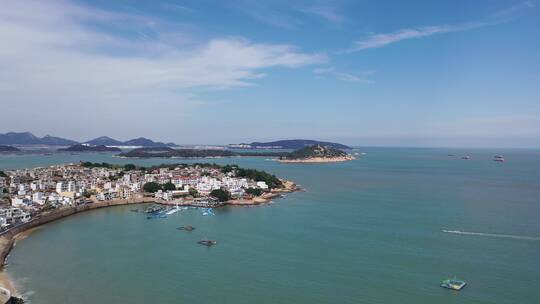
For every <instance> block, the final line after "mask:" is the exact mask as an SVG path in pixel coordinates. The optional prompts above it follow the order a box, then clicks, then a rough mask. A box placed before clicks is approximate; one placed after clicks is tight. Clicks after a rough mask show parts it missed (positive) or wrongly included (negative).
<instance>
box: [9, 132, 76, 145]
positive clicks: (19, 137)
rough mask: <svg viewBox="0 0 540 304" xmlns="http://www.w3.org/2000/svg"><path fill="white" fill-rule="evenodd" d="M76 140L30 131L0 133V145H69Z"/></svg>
mask: <svg viewBox="0 0 540 304" xmlns="http://www.w3.org/2000/svg"><path fill="white" fill-rule="evenodd" d="M76 143H77V142H76V141H74V140H69V139H65V138H60V137H54V136H50V135H45V136H43V137H37V136H35V135H34V134H32V133H30V132H21V133H17V132H8V133H5V134H1V133H0V145H49V146H70V145H74V144H76Z"/></svg>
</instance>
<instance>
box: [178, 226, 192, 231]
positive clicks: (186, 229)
mask: <svg viewBox="0 0 540 304" xmlns="http://www.w3.org/2000/svg"><path fill="white" fill-rule="evenodd" d="M176 229H177V230H184V231H193V230H195V227H193V226H191V225H185V226H181V227H178V228H176Z"/></svg>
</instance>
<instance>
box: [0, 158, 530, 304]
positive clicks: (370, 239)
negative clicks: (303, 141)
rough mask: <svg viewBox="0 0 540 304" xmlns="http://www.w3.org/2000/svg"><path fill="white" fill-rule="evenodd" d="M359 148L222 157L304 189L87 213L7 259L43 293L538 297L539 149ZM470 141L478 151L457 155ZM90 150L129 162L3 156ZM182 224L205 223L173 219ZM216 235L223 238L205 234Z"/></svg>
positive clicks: (29, 286)
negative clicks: (305, 155) (198, 205)
mask: <svg viewBox="0 0 540 304" xmlns="http://www.w3.org/2000/svg"><path fill="white" fill-rule="evenodd" d="M361 151H365V152H367V153H368V154H367V155H365V156H364V157H363V158H362V159H360V160H356V161H352V162H347V163H334V164H318V165H316V164H279V163H277V162H274V161H268V160H265V159H264V158H232V159H217V160H215V162H219V163H237V164H240V165H241V166H244V167H253V168H259V169H264V170H267V171H271V172H273V173H275V174H277V175H278V176H282V177H285V178H288V179H291V180H294V181H296V182H298V183H299V184H301V185H302V186H303V187H305V189H306V191H305V192H297V193H293V194H288V195H287V196H286V197H285V198H283V199H279V200H275V202H274V203H273V204H269V205H267V206H263V207H253V208H245V207H229V208H223V209H220V210H217V211H216V215H215V216H213V217H206V216H202V215H201V214H200V212H198V211H197V210H188V211H185V212H182V213H180V214H177V215H173V216H170V217H169V218H167V219H162V220H146V218H145V217H144V215H142V214H137V213H133V212H130V211H129V209H131V208H133V207H113V208H109V209H102V210H95V211H91V212H87V213H83V214H78V215H75V216H72V217H68V218H65V219H63V220H60V221H57V222H54V223H51V224H49V225H47V226H45V227H44V229H40V230H38V231H36V232H34V233H33V234H32V235H31V236H30V237H29V238H27V239H24V240H22V241H20V242H19V243H18V244H17V246H16V247H15V248H14V250H13V252H12V253H11V255H10V257H9V259H8V262H9V266H8V268H7V270H8V272H9V274H10V275H11V276H12V277H13V278H14V280H15V281H16V283H17V285H18V286H20V289H21V290H22V292H23V293H25V294H26V295H27V296H28V297H29V299H30V300H31V302H32V303H43V304H52V303H55V304H56V303H81V304H86V303H259V304H262V303H539V302H540V259H539V257H540V239H538V238H540V221H539V216H540V151H535V150H507V151H501V150H497V151H491V150H472V151H471V150H469V151H458V150H448V149H397V148H396V149H390V148H366V149H362V150H361ZM465 152H467V153H468V154H470V155H471V156H472V157H473V159H472V160H470V161H464V160H460V159H452V158H449V157H448V156H447V154H449V153H455V154H457V155H461V153H465ZM494 154H503V155H504V156H505V158H506V160H507V161H506V162H505V163H502V164H501V163H496V162H493V161H492V160H491V159H492V156H493V155H494ZM80 159H84V160H92V161H108V162H119V163H125V162H128V161H127V160H122V159H117V158H112V157H111V156H110V155H108V154H90V155H53V156H1V157H0V168H4V169H5V168H15V167H18V168H22V167H31V166H38V165H48V164H53V163H65V162H76V161H79V160H80ZM212 161H214V160H212ZM129 162H134V161H133V160H129ZM136 162H137V163H140V164H149V163H154V164H155V163H162V162H178V160H173V161H169V160H162V159H160V160H155V159H154V160H137V161H136ZM184 224H191V225H193V226H195V227H196V228H197V229H196V230H195V231H193V232H191V233H188V232H182V231H178V230H176V229H175V228H176V227H178V226H180V225H184ZM443 229H448V230H459V231H462V232H466V233H467V232H473V233H488V234H492V235H464V234H452V233H444V232H442V230H443ZM499 235H511V236H515V237H510V238H509V237H502V236H501V237H499ZM206 237H207V238H211V239H215V240H217V241H218V244H217V245H216V246H214V247H211V248H206V247H204V246H200V245H197V244H196V241H198V240H199V239H202V238H206ZM516 237H517V238H516ZM520 237H530V238H528V239H527V238H520ZM453 275H456V276H458V277H459V278H461V279H464V280H466V281H467V282H468V283H469V284H468V286H467V287H465V289H464V290H463V291H461V292H454V291H449V290H445V289H442V288H440V287H439V286H438V285H439V282H440V281H441V280H442V279H443V278H446V277H448V276H453Z"/></svg>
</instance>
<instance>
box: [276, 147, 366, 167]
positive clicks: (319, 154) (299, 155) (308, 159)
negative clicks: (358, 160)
mask: <svg viewBox="0 0 540 304" xmlns="http://www.w3.org/2000/svg"><path fill="white" fill-rule="evenodd" d="M353 159H355V157H354V156H352V155H350V154H348V153H347V152H345V151H342V150H339V149H336V148H333V147H330V146H324V145H313V146H309V147H305V148H302V149H299V150H296V151H294V152H291V153H289V154H288V155H286V156H282V157H280V159H279V161H280V162H282V163H331V162H343V161H349V160H353Z"/></svg>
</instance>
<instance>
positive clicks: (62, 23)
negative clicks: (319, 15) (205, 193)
mask: <svg viewBox="0 0 540 304" xmlns="http://www.w3.org/2000/svg"><path fill="white" fill-rule="evenodd" d="M119 32H120V33H122V35H118V34H117V33H119ZM0 41H1V43H2V47H0V66H1V67H2V68H1V69H0V100H3V101H6V102H7V101H9V102H10V104H11V106H9V107H4V109H3V110H2V111H3V112H2V123H3V124H6V125H8V124H10V123H18V122H17V119H20V118H21V117H20V116H21V113H25V112H26V109H33V113H42V115H46V118H45V117H44V118H45V119H47V120H48V121H49V123H55V122H59V121H64V122H62V123H65V121H66V120H71V121H72V122H74V123H75V121H77V122H80V123H81V124H82V125H84V123H95V122H96V121H100V123H103V124H105V123H111V124H113V125H114V123H115V122H116V121H117V120H116V118H114V117H115V115H114V114H113V113H117V114H118V113H120V112H124V111H127V112H129V115H130V116H131V117H132V118H133V119H134V120H137V119H145V120H147V121H148V122H149V123H159V124H164V123H166V121H167V118H168V119H169V121H170V120H171V119H178V115H180V114H181V113H183V112H185V111H186V110H188V109H190V108H192V107H194V106H196V105H198V104H200V100H199V99H198V98H197V96H196V95H194V93H195V92H199V91H200V90H205V89H222V88H237V87H243V86H249V85H252V84H253V83H254V82H255V81H257V79H259V78H261V77H263V76H264V72H265V69H267V68H296V67H300V66H306V65H311V64H317V63H321V62H324V61H326V56H325V55H324V54H320V53H305V52H302V51H300V50H299V49H298V48H297V47H295V46H293V45H287V44H266V43H254V42H251V41H249V40H247V39H244V38H242V37H214V38H211V39H208V40H200V39H199V38H198V37H196V36H194V35H192V34H191V33H190V32H189V31H188V29H186V28H185V27H183V26H182V25H176V24H163V23H162V21H161V20H155V19H152V18H151V17H148V16H141V15H129V14H120V13H111V12H105V11H101V10H97V9H92V8H89V7H86V6H81V5H76V4H74V3H71V2H65V1H38V2H35V1H3V2H2V8H1V9H0ZM166 108H167V109H170V110H169V111H159V109H166ZM51 109H54V110H51ZM135 109H137V110H135ZM80 111H84V112H85V115H77V113H80ZM156 111H158V112H159V113H160V114H159V115H163V118H165V119H157V118H156V117H157V116H148V115H147V113H156ZM98 117H99V119H98ZM44 121H45V120H44ZM19 123H20V122H19ZM34 125H35V123H34Z"/></svg>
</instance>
